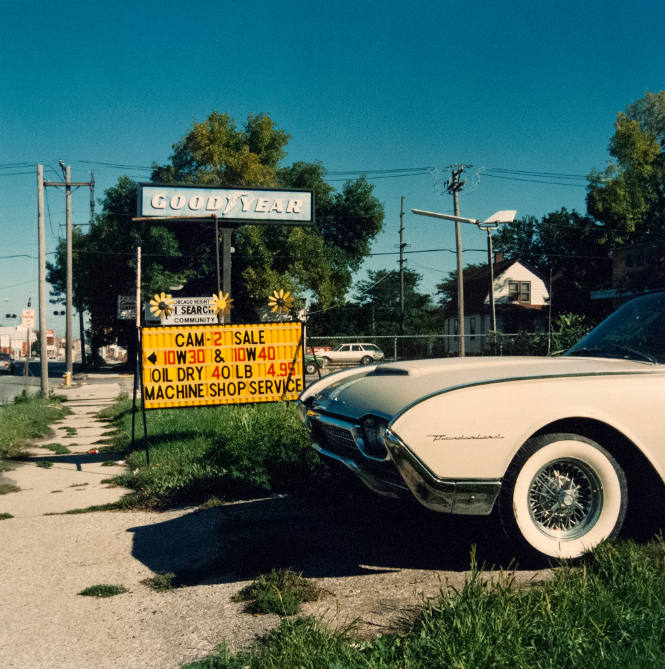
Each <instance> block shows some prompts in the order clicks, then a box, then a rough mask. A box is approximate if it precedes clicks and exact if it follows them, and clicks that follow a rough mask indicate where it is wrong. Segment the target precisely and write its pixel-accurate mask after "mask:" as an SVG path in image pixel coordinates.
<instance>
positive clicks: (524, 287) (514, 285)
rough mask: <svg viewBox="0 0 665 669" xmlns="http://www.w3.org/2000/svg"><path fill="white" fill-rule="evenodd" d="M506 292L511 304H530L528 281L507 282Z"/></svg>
mask: <svg viewBox="0 0 665 669" xmlns="http://www.w3.org/2000/svg"><path fill="white" fill-rule="evenodd" d="M508 292H509V296H510V301H511V302H524V303H526V304H530V303H531V282H530V281H509V282H508Z"/></svg>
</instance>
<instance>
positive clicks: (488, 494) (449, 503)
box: [298, 292, 665, 558]
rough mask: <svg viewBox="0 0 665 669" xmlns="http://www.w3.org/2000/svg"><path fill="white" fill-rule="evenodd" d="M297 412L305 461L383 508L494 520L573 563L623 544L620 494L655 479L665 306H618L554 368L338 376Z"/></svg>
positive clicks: (662, 460) (662, 425)
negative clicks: (406, 500) (361, 488)
mask: <svg viewBox="0 0 665 669" xmlns="http://www.w3.org/2000/svg"><path fill="white" fill-rule="evenodd" d="M298 407H299V410H300V414H301V417H302V418H303V420H304V422H305V424H306V425H307V427H308V428H309V430H310V432H311V434H312V437H313V440H314V442H315V443H314V447H315V448H316V450H317V451H318V452H319V453H320V454H321V455H322V456H324V457H326V458H330V459H332V460H336V461H338V462H341V463H343V464H344V465H346V466H347V467H348V468H349V469H350V470H352V471H353V472H354V473H355V474H356V475H357V476H358V477H359V478H360V479H361V480H362V481H363V482H364V483H365V484H366V485H367V486H368V487H369V488H371V489H372V490H374V491H375V492H377V493H380V494H383V495H389V496H400V495H402V494H404V493H406V494H412V495H413V496H414V497H415V498H416V499H417V500H418V501H419V502H420V503H421V504H423V505H424V506H426V507H428V508H430V509H433V510H435V511H441V512H448V513H456V514H480V515H488V514H490V513H491V512H492V511H493V510H494V509H497V511H498V515H499V518H500V521H501V524H502V525H503V527H504V529H505V530H506V531H507V533H508V535H509V536H510V537H511V538H512V539H513V540H514V541H516V542H517V543H518V544H519V546H520V547H521V548H525V549H528V550H529V551H536V552H538V553H540V554H542V555H546V556H553V557H563V558H575V557H578V556H580V555H582V554H583V553H584V552H585V551H587V550H589V549H591V548H593V547H594V546H596V545H598V544H599V543H600V542H602V541H603V540H604V539H606V538H608V537H613V536H615V535H617V534H618V533H619V531H620V530H621V527H622V524H623V522H624V518H625V515H626V510H627V506H628V491H629V490H630V491H631V495H632V494H634V495H635V496H636V498H637V497H639V496H640V495H641V493H642V485H643V479H644V475H645V472H646V471H647V470H651V473H655V474H656V477H655V479H656V480H657V481H658V486H659V493H660V494H663V490H660V485H661V484H662V482H663V479H664V478H665V292H658V293H650V294H646V295H643V296H641V297H637V298H635V299H633V300H631V301H630V302H627V303H626V304H624V305H623V306H622V307H621V308H620V309H618V310H617V311H616V312H615V313H614V314H612V315H611V316H610V317H609V318H607V319H606V320H605V321H603V322H602V323H601V324H600V325H599V326H598V327H596V328H595V329H594V330H592V331H591V332H590V333H589V334H588V335H587V336H586V337H585V338H583V339H582V340H581V341H580V342H579V343H578V344H576V345H575V346H573V347H572V348H571V349H570V350H569V351H567V352H566V353H565V354H564V355H563V356H558V357H556V356H555V357H490V358H478V357H476V358H448V359H435V360H415V361H410V362H401V363H384V364H382V365H372V366H369V367H363V368H355V369H349V370H344V371H341V372H338V373H336V374H331V375H328V376H326V377H324V378H322V379H320V380H319V381H317V382H315V383H314V384H312V385H311V386H309V387H308V388H307V389H306V390H305V391H304V392H303V393H302V394H301V396H300V398H299V401H298Z"/></svg>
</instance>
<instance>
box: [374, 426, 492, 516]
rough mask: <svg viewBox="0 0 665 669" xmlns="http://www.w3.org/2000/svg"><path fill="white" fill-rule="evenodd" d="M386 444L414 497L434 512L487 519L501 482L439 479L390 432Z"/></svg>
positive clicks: (387, 432)
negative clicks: (477, 516) (485, 517)
mask: <svg viewBox="0 0 665 669" xmlns="http://www.w3.org/2000/svg"><path fill="white" fill-rule="evenodd" d="M386 445H387V447H388V451H389V453H390V457H391V458H392V460H393V462H394V463H395V466H396V467H397V469H398V471H399V473H400V474H401V476H402V478H403V479H404V481H405V483H406V484H407V485H408V486H409V490H411V492H412V493H413V495H414V497H415V498H416V499H417V500H418V501H419V502H420V503H421V504H422V505H423V506H426V507H427V508H428V509H432V510H433V511H439V512H445V513H455V514H463V515H469V514H470V515H481V516H488V515H489V514H490V513H492V509H493V508H494V503H495V502H496V498H497V497H498V496H499V491H500V490H501V480H500V479H480V480H472V479H442V478H439V477H438V476H436V475H435V474H434V473H433V472H432V471H431V470H430V469H429V468H428V467H427V466H426V465H425V464H424V463H423V462H422V461H421V460H420V459H419V458H418V457H417V456H416V455H415V453H413V451H411V449H410V448H409V447H408V446H407V445H406V444H405V443H404V442H403V441H402V440H401V439H400V438H399V437H398V436H397V435H396V434H395V433H394V432H392V431H391V430H390V429H388V430H387V431H386Z"/></svg>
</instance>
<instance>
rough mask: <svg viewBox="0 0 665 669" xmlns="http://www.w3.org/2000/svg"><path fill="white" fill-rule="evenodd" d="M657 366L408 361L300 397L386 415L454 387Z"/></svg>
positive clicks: (324, 406) (318, 386) (322, 384)
mask: <svg viewBox="0 0 665 669" xmlns="http://www.w3.org/2000/svg"><path fill="white" fill-rule="evenodd" d="M662 368H663V366H662V365H653V364H651V363H644V362H638V361H633V360H623V359H613V358H587V357H532V356H528V357H527V356H524V357H496V358H492V357H476V358H445V359H434V360H413V361H408V362H398V363H384V364H382V365H377V366H372V367H369V368H367V367H365V368H359V369H358V368H355V369H353V370H347V371H344V372H339V373H338V374H332V375H329V376H327V377H324V378H323V379H321V380H320V381H318V382H316V383H314V384H313V385H312V386H310V387H309V388H308V389H307V390H305V391H304V392H303V393H302V395H301V396H300V399H301V401H307V400H309V401H311V403H312V405H313V406H314V407H315V408H317V409H319V410H321V411H324V412H325V413H330V414H335V415H339V416H344V417H346V418H352V419H358V418H360V417H362V416H364V415H367V414H374V415H377V416H383V417H385V418H386V419H391V418H392V417H393V416H395V415H396V414H397V413H399V412H400V411H402V410H403V409H404V408H405V407H407V406H408V405H409V404H411V403H412V402H415V401H416V400H418V399H421V398H423V397H425V396H427V395H430V394H432V393H438V392H442V391H450V390H453V389H455V388H458V387H464V386H470V385H476V384H480V383H500V382H505V381H517V380H527V379H535V378H543V377H561V376H580V375H602V374H631V373H635V374H639V373H649V372H654V371H659V370H662ZM309 401H308V404H309Z"/></svg>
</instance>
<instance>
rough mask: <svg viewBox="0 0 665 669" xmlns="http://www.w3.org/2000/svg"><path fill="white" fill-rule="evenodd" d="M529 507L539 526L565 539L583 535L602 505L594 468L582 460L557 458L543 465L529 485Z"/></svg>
mask: <svg viewBox="0 0 665 669" xmlns="http://www.w3.org/2000/svg"><path fill="white" fill-rule="evenodd" d="M528 503H529V509H530V512H531V518H532V519H533V522H534V523H535V524H536V526H537V527H538V529H539V530H540V531H541V532H543V533H544V534H546V535H549V536H552V537H556V538H559V539H563V540H569V539H575V538H577V537H579V536H582V535H583V534H584V533H585V532H586V531H587V528H588V527H589V526H592V525H593V524H594V523H595V522H596V519H597V518H598V515H599V514H600V510H601V509H602V507H603V489H602V486H601V483H600V481H599V479H598V477H597V476H596V474H595V472H594V471H593V470H592V469H591V468H590V467H588V466H587V465H586V464H585V463H584V462H581V461H579V460H558V461H554V462H551V463H549V464H548V465H546V466H545V467H543V468H542V469H541V470H540V471H539V472H538V474H536V476H535V477H534V479H533V481H532V482H531V486H530V487H529V502H528Z"/></svg>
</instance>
